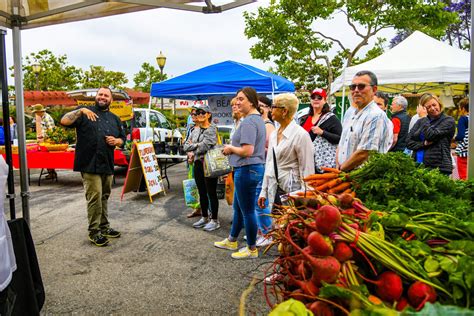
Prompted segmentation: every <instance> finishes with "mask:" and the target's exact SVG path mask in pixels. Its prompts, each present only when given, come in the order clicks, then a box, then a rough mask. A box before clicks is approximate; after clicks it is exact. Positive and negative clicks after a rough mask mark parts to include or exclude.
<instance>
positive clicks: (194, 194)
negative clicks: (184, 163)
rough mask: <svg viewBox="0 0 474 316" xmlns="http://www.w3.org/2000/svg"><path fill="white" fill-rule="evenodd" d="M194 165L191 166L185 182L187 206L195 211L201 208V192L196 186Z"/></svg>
mask: <svg viewBox="0 0 474 316" xmlns="http://www.w3.org/2000/svg"><path fill="white" fill-rule="evenodd" d="M193 169H194V165H193V164H190V165H189V170H188V179H186V180H183V190H184V201H185V203H186V205H187V206H189V207H190V208H193V209H197V208H199V207H200V203H199V191H198V187H197V185H196V180H194V178H193Z"/></svg>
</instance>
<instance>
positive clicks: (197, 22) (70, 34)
mask: <svg viewBox="0 0 474 316" xmlns="http://www.w3.org/2000/svg"><path fill="white" fill-rule="evenodd" d="M268 3H269V1H268V0H262V1H258V2H256V3H252V4H249V5H246V6H243V7H240V8H237V9H233V10H230V11H226V12H224V13H221V14H200V13H195V12H187V11H181V10H171V9H155V10H148V11H143V12H136V13H129V14H122V15H117V16H112V17H105V18H100V19H93V20H87V21H81V22H73V23H66V24H60V25H55V26H47V27H41V28H37V29H31V30H24V31H22V32H21V34H22V35H21V36H22V54H23V56H27V55H29V54H30V53H32V52H38V51H40V50H42V49H49V50H50V51H52V52H53V53H54V54H55V55H63V54H65V55H67V58H68V62H69V64H70V65H74V66H77V67H80V68H82V69H84V70H86V69H88V68H89V66H90V65H96V66H104V67H105V68H106V69H107V70H113V71H121V72H124V73H126V74H127V77H128V79H129V83H128V84H127V86H130V87H132V86H133V75H134V74H135V73H137V72H138V71H139V70H140V67H141V64H142V63H144V62H148V63H151V64H153V65H154V66H155V67H157V65H156V60H155V58H156V56H157V55H158V54H159V53H160V51H162V52H163V54H164V55H165V56H166V57H167V61H166V65H165V68H164V72H165V73H167V74H168V75H169V76H173V77H175V76H179V75H182V74H184V73H187V72H189V71H192V70H195V69H198V68H201V67H204V66H207V65H210V64H214V63H218V62H221V61H225V60H234V61H238V62H242V63H246V64H250V65H253V66H255V67H259V68H263V69H265V70H267V69H268V67H269V66H271V63H266V64H264V63H263V62H261V61H259V60H253V59H252V58H251V57H250V52H249V49H250V47H251V46H252V44H253V43H255V40H248V39H247V38H246V36H245V35H244V28H245V22H244V19H243V17H242V13H243V12H244V11H251V12H256V11H257V8H258V6H266V5H268ZM318 27H319V28H320V29H321V30H322V31H323V32H327V33H328V34H330V35H332V36H335V37H338V38H342V39H343V40H344V41H346V42H347V41H349V42H351V43H353V44H352V45H355V43H356V41H357V39H356V38H353V35H352V34H353V33H351V32H350V30H349V29H348V28H347V27H346V25H345V22H344V21H343V19H336V20H331V21H321V23H318ZM390 33H391V32H385V33H381V35H387V34H388V35H390ZM6 41H7V56H8V59H7V63H8V66H9V67H10V66H11V65H12V64H13V55H12V54H13V53H12V37H11V30H8V33H7V38H6ZM10 78H11V77H10ZM9 80H10V79H9ZM9 84H10V85H12V84H13V81H11V82H10V81H9Z"/></svg>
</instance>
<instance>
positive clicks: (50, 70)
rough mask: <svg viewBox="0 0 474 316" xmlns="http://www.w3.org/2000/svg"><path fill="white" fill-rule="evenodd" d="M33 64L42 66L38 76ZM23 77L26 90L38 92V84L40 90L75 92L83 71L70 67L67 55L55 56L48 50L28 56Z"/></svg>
mask: <svg viewBox="0 0 474 316" xmlns="http://www.w3.org/2000/svg"><path fill="white" fill-rule="evenodd" d="M33 64H39V65H40V66H41V71H40V72H39V73H38V74H37V75H36V74H35V73H33V70H32V65H33ZM11 69H12V68H11ZM23 75H24V78H23V85H24V89H25V90H37V83H38V84H39V90H46V91H47V90H50V91H61V90H73V89H78V88H79V87H80V82H81V80H82V70H81V69H80V68H77V67H75V66H70V65H68V61H67V56H66V55H59V56H55V55H54V54H53V53H52V52H51V51H50V50H47V49H44V50H41V51H39V52H37V53H31V54H30V55H28V56H26V58H25V60H24V64H23ZM36 76H38V77H36ZM37 79H38V81H37Z"/></svg>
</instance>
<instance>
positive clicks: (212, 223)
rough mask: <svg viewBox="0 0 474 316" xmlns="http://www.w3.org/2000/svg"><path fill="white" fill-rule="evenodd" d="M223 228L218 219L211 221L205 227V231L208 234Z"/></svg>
mask: <svg viewBox="0 0 474 316" xmlns="http://www.w3.org/2000/svg"><path fill="white" fill-rule="evenodd" d="M219 228H221V224H219V221H218V220H217V219H211V221H210V222H209V223H207V225H206V226H204V230H205V231H207V232H212V231H213V230H216V229H219Z"/></svg>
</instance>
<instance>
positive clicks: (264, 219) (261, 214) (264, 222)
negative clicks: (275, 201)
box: [255, 178, 272, 235]
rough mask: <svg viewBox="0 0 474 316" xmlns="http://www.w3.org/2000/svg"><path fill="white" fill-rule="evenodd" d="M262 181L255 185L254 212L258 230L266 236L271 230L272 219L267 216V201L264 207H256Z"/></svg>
mask: <svg viewBox="0 0 474 316" xmlns="http://www.w3.org/2000/svg"><path fill="white" fill-rule="evenodd" d="M262 183H263V178H262V181H260V182H259V183H258V185H257V192H255V196H256V197H255V212H257V224H258V229H260V232H261V233H262V235H266V234H267V233H268V232H269V231H270V229H272V218H271V217H270V216H269V215H270V214H271V211H270V209H269V208H268V199H266V200H265V207H264V208H260V207H259V206H258V203H257V202H258V196H259V195H260V191H262Z"/></svg>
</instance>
